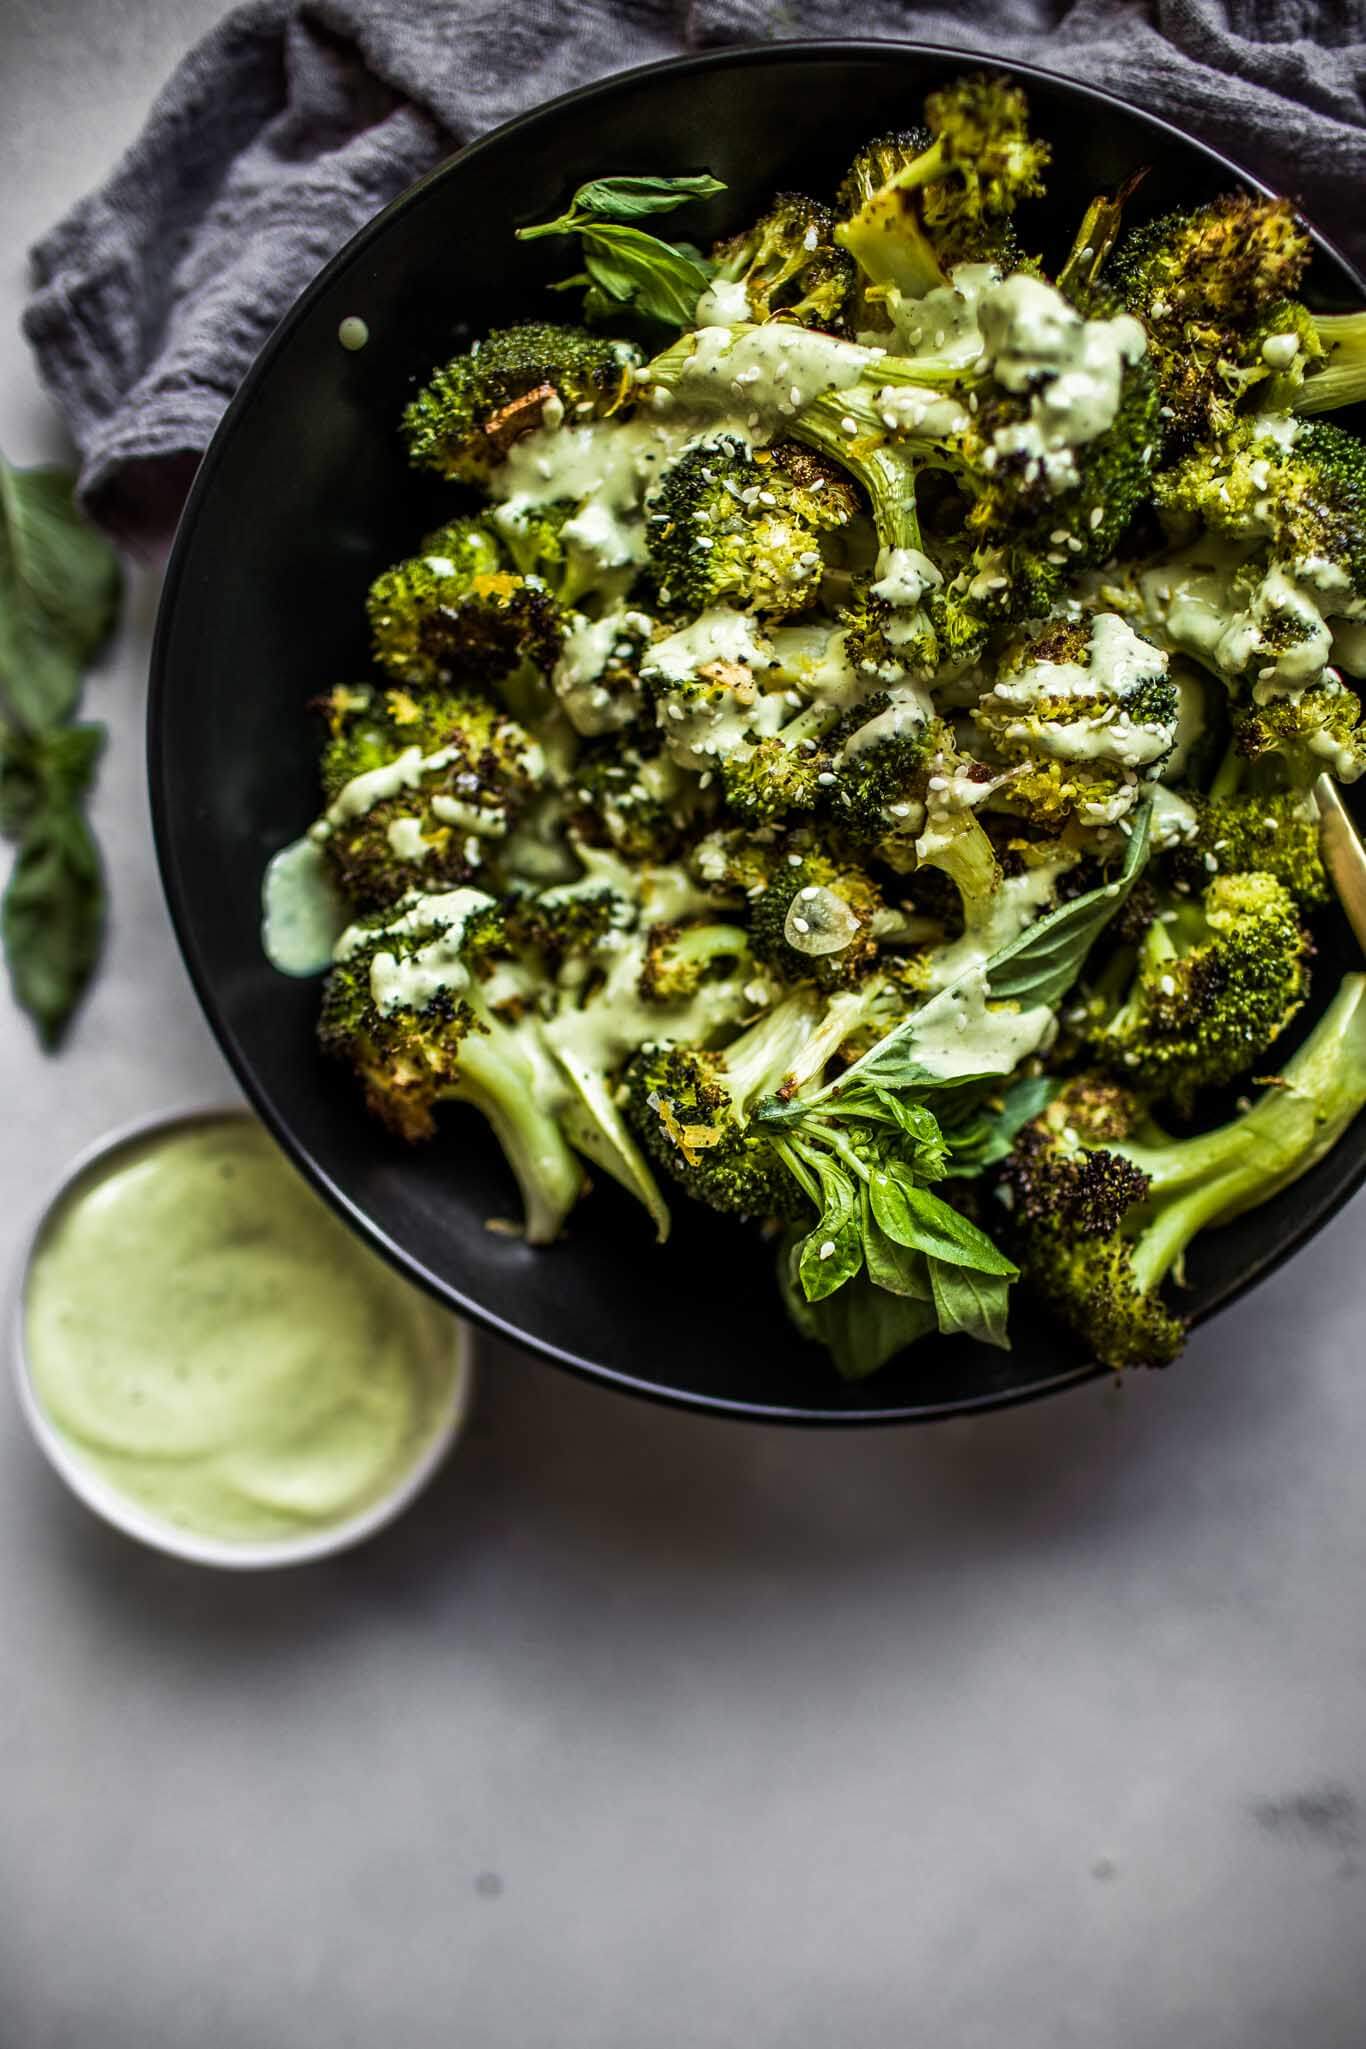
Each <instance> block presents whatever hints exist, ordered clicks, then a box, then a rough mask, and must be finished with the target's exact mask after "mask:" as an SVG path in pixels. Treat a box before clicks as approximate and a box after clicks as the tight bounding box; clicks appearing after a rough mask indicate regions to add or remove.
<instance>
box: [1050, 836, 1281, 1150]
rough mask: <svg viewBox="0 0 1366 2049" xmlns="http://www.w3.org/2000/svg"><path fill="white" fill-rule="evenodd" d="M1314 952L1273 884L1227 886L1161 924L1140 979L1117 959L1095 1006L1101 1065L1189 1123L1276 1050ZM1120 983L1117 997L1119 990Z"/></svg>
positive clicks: (1223, 880)
mask: <svg viewBox="0 0 1366 2049" xmlns="http://www.w3.org/2000/svg"><path fill="white" fill-rule="evenodd" d="M1309 952H1310V947H1309V940H1308V936H1307V934H1306V933H1305V931H1304V928H1303V926H1302V925H1301V924H1300V921H1299V919H1298V917H1297V916H1296V912H1295V904H1294V900H1293V898H1292V897H1291V896H1290V894H1289V892H1288V891H1287V890H1286V889H1284V888H1283V887H1282V885H1281V884H1280V883H1279V882H1277V881H1276V879H1275V877H1274V876H1271V875H1265V874H1258V873H1251V874H1220V875H1217V876H1215V878H1214V879H1213V881H1211V883H1210V884H1209V887H1208V888H1207V889H1206V890H1205V892H1204V896H1203V898H1202V900H1201V901H1200V902H1199V903H1196V902H1194V901H1191V900H1189V899H1187V900H1185V901H1182V900H1180V899H1177V900H1175V901H1174V902H1173V903H1171V904H1170V905H1169V906H1167V907H1166V908H1165V909H1163V910H1162V911H1161V912H1159V914H1158V915H1157V916H1156V917H1155V918H1154V919H1153V922H1152V923H1151V924H1150V925H1149V927H1148V929H1147V931H1146V932H1145V934H1144V936H1143V939H1142V942H1141V944H1140V946H1139V949H1138V958H1137V962H1136V964H1135V965H1134V966H1133V968H1132V970H1131V971H1130V970H1129V969H1128V962H1127V961H1126V960H1125V959H1124V957H1123V956H1119V957H1118V958H1117V960H1116V962H1115V963H1114V964H1112V967H1111V969H1110V971H1109V975H1108V976H1102V978H1101V982H1100V985H1099V987H1098V990H1097V993H1096V994H1095V995H1094V996H1093V997H1092V998H1091V1001H1090V1004H1089V1012H1090V1015H1089V1018H1088V1023H1087V1032H1088V1036H1089V1038H1090V1043H1091V1047H1092V1050H1093V1052H1094V1054H1095V1056H1096V1057H1097V1059H1098V1060H1099V1061H1100V1062H1101V1064H1102V1065H1103V1066H1105V1067H1107V1068H1109V1069H1111V1070H1113V1071H1114V1072H1116V1073H1118V1074H1120V1075H1122V1076H1123V1077H1124V1079H1125V1080H1126V1081H1127V1082H1128V1083H1129V1084H1130V1085H1131V1086H1132V1087H1133V1088H1135V1089H1138V1090H1140V1091H1141V1092H1142V1093H1144V1094H1145V1095H1149V1096H1153V1097H1156V1098H1160V1099H1162V1100H1165V1101H1169V1102H1171V1103H1173V1104H1175V1106H1176V1108H1177V1109H1178V1110H1179V1111H1181V1112H1182V1114H1183V1115H1184V1114H1189V1112H1190V1111H1191V1109H1192V1108H1193V1106H1194V1103H1195V1100H1196V1098H1197V1096H1198V1094H1199V1092H1200V1091H1201V1090H1202V1089H1207V1088H1219V1087H1222V1086H1223V1085H1224V1084H1225V1083H1227V1082H1231V1081H1234V1080H1236V1078H1237V1077H1238V1076H1239V1075H1240V1074H1244V1073H1246V1072H1247V1070H1248V1068H1249V1067H1250V1066H1251V1065H1252V1063H1253V1062H1254V1061H1256V1060H1257V1059H1258V1058H1259V1057H1260V1056H1261V1055H1262V1054H1263V1053H1265V1051H1266V1050H1267V1048H1268V1046H1270V1045H1271V1044H1272V1043H1273V1041H1274V1040H1276V1039H1277V1038H1279V1036H1280V1034H1281V1033H1282V1032H1283V1031H1284V1029H1285V1027H1286V1026H1287V1025H1288V1024H1289V1022H1290V1020H1291V1019H1292V1018H1293V1017H1294V1016H1295V1014H1296V1012H1297V1011H1298V1010H1299V1008H1300V1005H1301V1004H1302V1003H1303V1001H1304V999H1305V996H1306V994H1307V993H1308V987H1309V971H1308V961H1309ZM1121 975H1123V977H1124V980H1123V982H1122V983H1121V986H1120V989H1119V991H1118V992H1117V993H1115V994H1112V989H1111V983H1112V982H1113V981H1117V980H1119V979H1120V976H1121Z"/></svg>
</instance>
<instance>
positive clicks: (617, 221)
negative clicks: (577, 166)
mask: <svg viewBox="0 0 1366 2049" xmlns="http://www.w3.org/2000/svg"><path fill="white" fill-rule="evenodd" d="M725 189H726V188H725V186H724V185H723V184H722V183H721V182H720V180H719V179H717V178H712V177H709V176H708V175H707V173H706V172H700V173H698V174H697V175H696V176H693V177H685V178H647V177H640V178H631V177H622V178H594V179H593V180H592V181H591V182H590V183H589V184H587V185H580V187H579V189H578V191H577V192H576V193H575V194H574V198H573V201H572V203H571V205H570V206H569V208H568V210H567V211H566V212H565V213H562V214H559V215H558V216H557V217H556V218H555V219H554V220H553V221H541V222H539V223H537V224H536V225H535V226H533V227H529V228H519V229H518V230H517V238H518V240H519V241H522V242H534V241H536V240H538V239H539V238H540V237H541V236H542V235H577V236H578V237H579V247H580V253H581V255H582V257H583V269H582V271H579V272H576V273H575V274H574V276H573V277H568V278H564V279H562V280H561V281H560V282H559V284H557V285H556V286H554V287H553V289H554V290H556V291H567V290H572V289H574V288H576V287H580V286H581V287H584V288H585V299H584V312H585V314H586V315H587V316H589V317H590V318H591V317H601V316H602V315H603V314H604V313H608V312H610V311H611V310H612V309H613V308H615V307H621V306H626V307H629V308H630V309H631V310H632V311H633V312H635V313H639V314H643V315H644V316H645V317H646V318H647V319H650V320H657V321H660V322H661V323H662V324H663V325H664V326H666V327H675V328H688V327H691V326H692V324H693V320H694V317H695V313H696V307H697V301H698V299H699V298H700V296H701V294H702V293H703V292H704V291H705V290H706V288H707V286H708V285H709V284H710V282H711V278H712V274H713V266H712V264H711V263H709V262H708V260H707V258H706V257H705V256H703V255H702V253H701V251H700V250H698V249H695V248H694V247H693V246H692V244H691V243H688V242H666V241H664V240H663V238H662V237H660V236H658V235H652V234H650V233H649V232H648V230H646V229H644V228H638V227H635V226H633V225H632V224H633V223H634V222H635V221H637V220H642V219H646V218H648V217H649V216H650V215H652V214H658V213H671V212H672V211H673V209H674V208H675V207H678V206H685V205H686V204H687V203H688V201H689V200H693V199H710V198H712V197H713V196H714V194H716V193H718V192H724V191H725Z"/></svg>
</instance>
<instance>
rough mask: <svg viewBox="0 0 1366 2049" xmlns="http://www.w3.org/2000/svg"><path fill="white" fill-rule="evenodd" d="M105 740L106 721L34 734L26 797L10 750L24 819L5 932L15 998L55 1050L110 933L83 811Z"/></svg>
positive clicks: (12, 805) (2, 925) (18, 816)
mask: <svg viewBox="0 0 1366 2049" xmlns="http://www.w3.org/2000/svg"><path fill="white" fill-rule="evenodd" d="M103 738H104V734H103V729H102V728H100V727H98V726H77V727H70V728H63V729H61V730H59V731H58V732H56V733H52V734H41V735H36V736H31V737H29V736H26V738H25V742H24V745H25V748H26V749H27V750H28V758H27V761H26V763H25V765H24V767H23V769H22V775H23V778H24V781H25V784H26V794H25V795H24V796H23V798H22V799H21V800H18V801H17V802H16V800H15V798H14V791H15V787H16V785H15V781H14V778H15V774H16V770H15V768H14V766H13V763H14V760H15V753H16V750H15V748H14V746H13V743H12V742H11V743H10V744H9V745H7V747H6V751H5V768H4V771H3V780H4V782H5V784H6V786H7V794H6V799H5V804H6V816H7V818H10V819H12V820H15V821H22V822H21V824H20V834H21V836H20V839H19V850H18V853H17V854H16V856H15V860H14V867H13V869H12V870H11V873H10V879H9V885H8V887H7V889H6V891H5V895H4V901H3V904H0V934H2V935H3V938H4V945H5V956H6V959H7V961H8V963H9V972H10V981H11V983H12V985H13V989H14V995H15V999H16V1001H17V1002H18V1003H19V1004H20V1005H21V1006H22V1008H23V1009H25V1010H26V1011H27V1012H28V1013H29V1015H30V1016H31V1017H32V1018H33V1020H34V1022H35V1024H36V1025H37V1027H38V1032H39V1035H40V1037H41V1038H42V1041H43V1043H44V1045H45V1046H47V1047H49V1048H50V1047H53V1046H55V1045H57V1044H58V1043H59V1041H60V1039H61V1037H62V1034H63V1032H64V1031H65V1029H66V1026H67V1024H68V1023H69V1022H70V1019H71V1015H72V1013H73V1011H74V1010H75V1008H76V1005H77V1003H78V1002H79V1001H80V998H81V994H82V992H83V991H84V989H85V986H86V984H87V982H88V981H89V979H90V975H91V971H92V969H93V968H94V965H95V962H96V960H97V959H98V957H99V950H100V941H101V938H102V936H103V930H104V881H103V873H102V870H101V865H100V856H99V850H98V848H97V847H96V845H95V841H94V838H93V836H92V834H91V832H90V828H89V826H88V825H87V824H86V821H85V815H84V812H83V811H82V809H81V800H82V798H83V797H84V795H85V792H86V790H87V788H88V787H89V783H90V780H91V777H92V775H93V772H94V765H95V761H96V759H97V757H98V754H99V750H100V747H101V745H102V743H103Z"/></svg>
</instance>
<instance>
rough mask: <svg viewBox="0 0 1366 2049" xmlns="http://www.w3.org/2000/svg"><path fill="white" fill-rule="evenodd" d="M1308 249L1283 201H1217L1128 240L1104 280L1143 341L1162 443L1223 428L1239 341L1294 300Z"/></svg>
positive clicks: (1233, 393)
mask: <svg viewBox="0 0 1366 2049" xmlns="http://www.w3.org/2000/svg"><path fill="white" fill-rule="evenodd" d="M1309 256H1310V241H1309V236H1308V233H1307V231H1306V229H1305V227H1304V224H1303V222H1302V221H1300V220H1299V219H1298V218H1297V217H1296V214H1295V211H1294V209H1293V207H1292V206H1291V205H1290V203H1289V201H1288V200H1284V199H1264V198H1261V197H1260V196H1257V195H1254V194H1251V193H1232V194H1226V195H1225V196H1224V197H1223V198H1221V199H1216V200H1213V201H1212V202H1211V203H1210V204H1209V205H1208V206H1203V207H1197V208H1195V209H1194V210H1192V211H1189V212H1180V213H1170V214H1164V215H1163V216H1162V217H1161V219H1159V220H1155V221H1149V222H1147V223H1146V224H1145V225H1144V226H1142V227H1140V228H1136V229H1134V230H1133V232H1132V233H1131V234H1129V235H1127V236H1126V237H1125V238H1124V240H1123V241H1122V242H1121V243H1120V244H1119V247H1118V248H1117V249H1116V251H1115V254H1114V258H1113V260H1112V264H1111V267H1110V269H1109V271H1108V272H1107V279H1109V280H1110V281H1112V282H1113V284H1114V286H1115V287H1116V288H1117V289H1118V291H1119V293H1120V296H1121V297H1122V298H1123V300H1124V303H1125V304H1126V305H1127V306H1128V307H1129V310H1130V311H1131V312H1132V313H1135V314H1136V315H1137V316H1138V317H1139V319H1141V320H1142V322H1143V324H1144V326H1145V327H1146V329H1147V331H1148V343H1149V349H1150V351H1151V354H1152V359H1153V366H1154V369H1155V372H1156V375H1157V381H1158V384H1159V386H1160V388H1161V392H1162V401H1163V405H1164V406H1165V407H1166V408H1167V410H1166V412H1165V414H1164V416H1163V417H1164V421H1165V423H1166V431H1167V438H1168V439H1175V440H1177V441H1182V440H1187V439H1190V438H1192V437H1194V436H1197V435H1200V434H1203V433H1205V432H1207V431H1208V430H1210V429H1211V428H1213V429H1216V430H1217V429H1219V428H1221V427H1225V426H1227V425H1228V424H1229V422H1230V420H1231V418H1232V414H1233V410H1234V405H1235V403H1236V399H1237V395H1238V386H1239V382H1240V377H1239V367H1238V366H1239V361H1240V358H1241V356H1242V353H1243V348H1244V340H1243V338H1244V336H1245V335H1246V334H1247V333H1248V332H1249V331H1250V330H1251V329H1253V328H1254V327H1255V326H1256V324H1257V323H1258V321H1259V320H1260V318H1261V317H1262V316H1263V315H1264V314H1265V313H1267V312H1268V311H1269V310H1270V308H1271V307H1272V306H1274V305H1275V304H1276V303H1277V302H1278V301H1281V300H1284V299H1285V298H1286V297H1287V296H1289V295H1290V294H1292V293H1294V291H1295V290H1296V289H1297V287H1298V285H1299V282H1300V279H1301V277H1302V276H1303V274H1304V271H1305V268H1306V266H1307V265H1308V262H1309Z"/></svg>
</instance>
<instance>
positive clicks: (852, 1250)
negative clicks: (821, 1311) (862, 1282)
mask: <svg viewBox="0 0 1366 2049" xmlns="http://www.w3.org/2000/svg"><path fill="white" fill-rule="evenodd" d="M862 1265H863V1234H862V1232H861V1231H860V1230H859V1223H858V1207H857V1203H856V1202H855V1200H854V1197H853V1194H852V1191H851V1192H850V1194H849V1197H848V1200H847V1201H846V1202H845V1203H843V1204H841V1205H839V1206H832V1207H828V1208H827V1209H826V1210H825V1212H824V1214H823V1215H822V1217H821V1220H820V1222H819V1223H818V1224H817V1225H816V1228H815V1230H814V1231H810V1232H808V1234H807V1236H806V1237H805V1238H803V1240H802V1242H801V1247H800V1250H799V1252H798V1255H797V1272H798V1274H799V1275H800V1277H801V1284H802V1290H803V1292H804V1294H805V1296H806V1299H807V1301H808V1302H823V1301H824V1300H825V1297H826V1296H827V1295H833V1294H834V1293H835V1292H836V1290H837V1289H839V1288H842V1287H843V1286H844V1284H845V1282H846V1281H849V1280H852V1279H853V1277H854V1275H855V1274H856V1273H857V1272H858V1270H859V1268H860V1267H861V1266H862Z"/></svg>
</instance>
